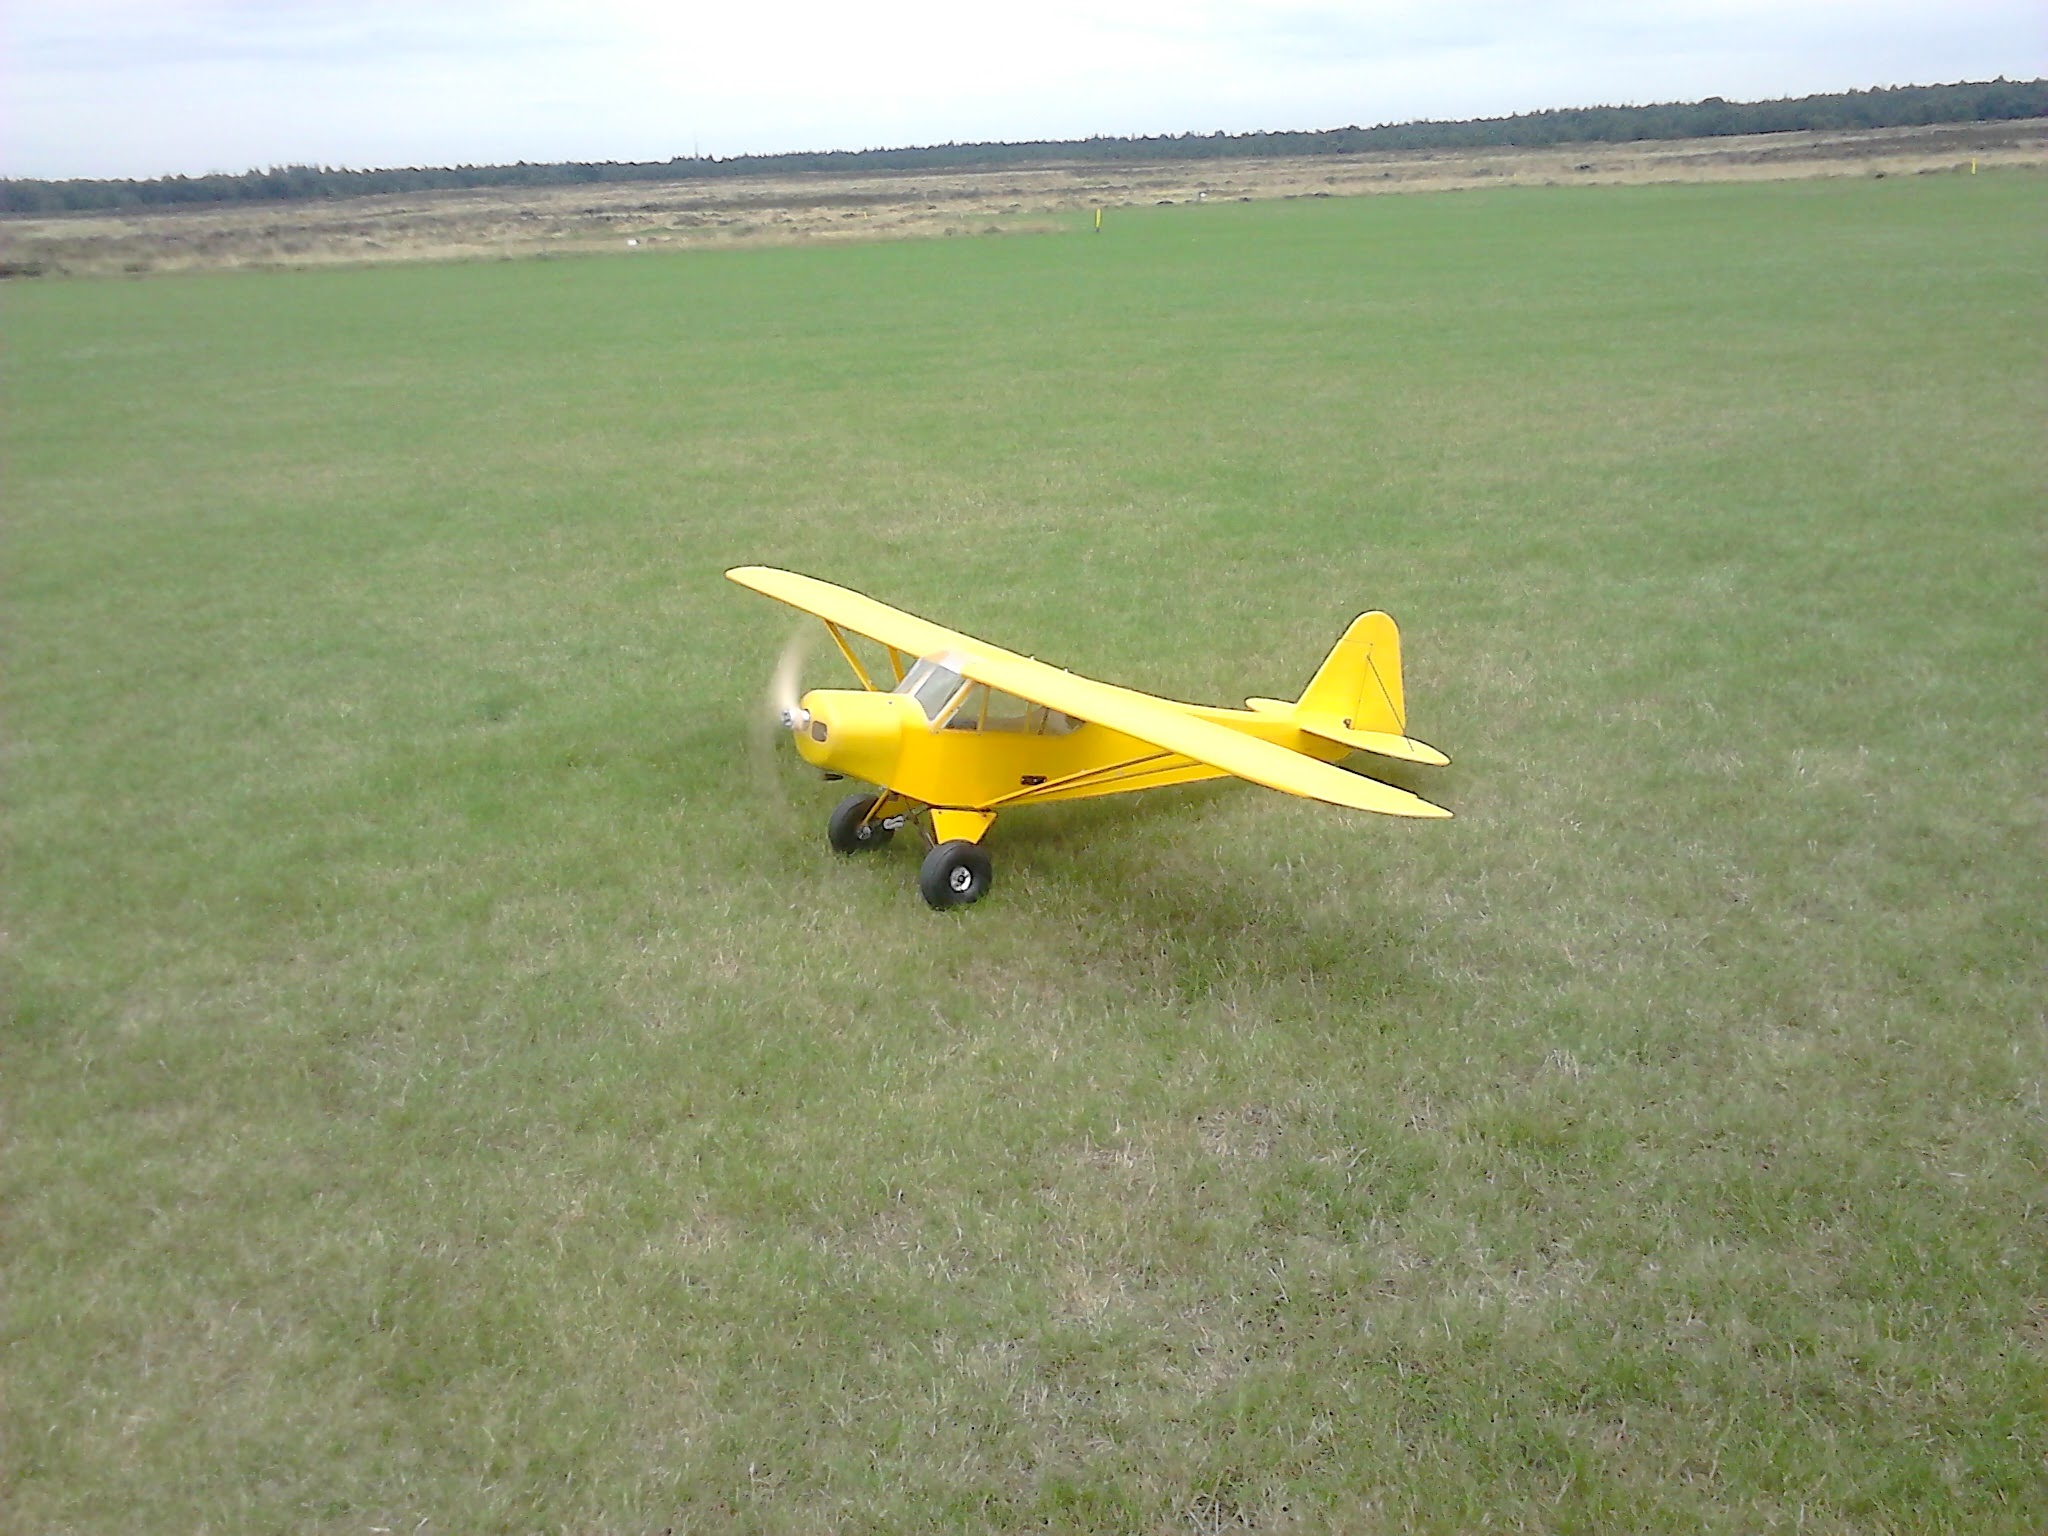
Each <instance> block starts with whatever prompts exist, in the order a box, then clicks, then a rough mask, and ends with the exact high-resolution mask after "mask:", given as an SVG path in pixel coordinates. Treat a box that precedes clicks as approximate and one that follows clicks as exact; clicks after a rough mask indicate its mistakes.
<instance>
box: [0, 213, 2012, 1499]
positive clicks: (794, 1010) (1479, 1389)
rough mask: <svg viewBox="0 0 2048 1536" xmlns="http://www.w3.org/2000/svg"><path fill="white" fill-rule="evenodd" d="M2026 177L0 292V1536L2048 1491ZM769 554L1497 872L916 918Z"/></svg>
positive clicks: (1260, 802)
mask: <svg viewBox="0 0 2048 1536" xmlns="http://www.w3.org/2000/svg"><path fill="white" fill-rule="evenodd" d="M2044 186H2048V184H2044V181H2043V180H2042V178H2040V177H2039V176H2036V175H2023V174H2019V173H2006V174H1996V175H1989V174H1987V175H1980V176H1976V177H1940V178H1919V179H1915V180H1912V181H1900V180H1886V181H1881V182H1870V181H1861V182H1845V183H1812V184H1788V185H1775V186H1761V187H1757V186H1720V187H1715V186H1706V187H1689V188H1641V189H1558V190H1552V191H1541V190H1504V191H1499V192H1486V193H1461V194H1447V195H1441V196H1417V197H1409V198H1374V199H1360V200H1355V201H1345V200H1331V201H1318V202H1295V203H1287V204H1243V205H1240V204H1230V205H1226V206H1214V205H1211V206H1206V207H1200V208H1195V207H1177V208H1162V209H1147V210H1143V211H1131V212H1129V213H1124V214H1121V215H1119V216H1117V217H1115V218H1114V219H1112V221H1111V225H1110V228H1109V229H1108V230H1107V231H1106V232H1105V233H1104V234H1103V235H1102V236H1101V237H1099V238H1097V237H1094V236H1090V235H1087V234H1084V233H1082V232H1081V231H1080V229H1079V226H1078V224H1077V225H1076V226H1075V228H1074V230H1073V231H1072V232H1071V233H1067V234H1060V235H1047V236H1039V237H1018V238H1005V239H981V240H954V241H932V242H928V243H902V244H890V245H872V246H842V247H836V248H830V249H794V248H792V249H769V250H759V251H735V252H704V253H684V254H677V255H648V254H645V253H642V254H640V255H638V256H636V257H634V258H631V259H625V258H592V259H586V260H574V261H557V262H532V263H495V264H479V265H447V266H433V267H411V268H384V269H378V270H361V271H328V272H314V273H296V274H285V273H280V274H243V275H232V276H211V277H192V278H167V279H160V280H152V281H148V282H119V281H114V282H73V283H54V282H53V283H40V284H35V285H30V286H18V287H12V288H10V289H9V292H8V295H7V298H8V304H7V318H6V332H7V354H8V363H7V368H8V376H9V401H8V408H7V411H6V421H5V448H6V472H7V504H8V524H9V526H8V530H7V534H6V542H5V564H6V574H5V598H6V638H7V645H8V661H7V665H6V669H5V672H6V680H5V711H6V713H5V725H6V746H5V751H6V758H5V763H6V778H5V786H6V872H7V873H6V932H7V941H8V950H9V968H10V976H9V988H8V993H9V1003H10V1008H11V1017H10V1022H9V1024H8V1028H7V1032H6V1036H5V1058H4V1063H0V1066H4V1079H5V1084H6V1098H7V1116H8V1122H7V1151H6V1159H5V1178H6V1189H5V1202H6V1213H7V1214H6V1223H5V1228H4V1254H5V1275H4V1285H5V1295H6V1317H5V1334H4V1338H5V1356H4V1359H5V1362H6V1363H5V1371H6V1381H5V1417H6V1436H7V1439H6V1451H5V1464H6V1471H5V1476H6V1479H7V1490H6V1508H7V1509H8V1511H9V1513H8V1515H7V1517H6V1524H7V1525H8V1527H9V1529H11V1530H15V1531H22V1532H56V1531H71V1530H77V1531H106V1532H111V1531H128V1530H166V1531H200V1530H204V1531H209V1532H229V1531H267V1530H281V1529H291V1530H308V1531H323V1532H324V1531H334V1532H342V1531H350V1532H362V1531H376V1530H390V1531H397V1532H415V1531H421V1530H424V1531H427V1532H434V1531H441V1532H458V1531H499V1530H502V1531H530V1530H531V1531H538V1530H574V1531H583V1532H613V1531H616V1532H654V1531H661V1530H664V1529H670V1528H673V1529H675V1530H678V1531H680V1530H719V1529H725V1528H735V1529H742V1530H758V1531H765V1532H784V1531H788V1532H797V1531H822V1530H877V1531H880V1530H904V1529H935V1530H967V1531H975V1530H1015V1529H1022V1528H1027V1527H1028V1528H1041V1527H1043V1528H1050V1529H1054V1530H1132V1531H1145V1532H1186V1531H1210V1530H1223V1529H1234V1528H1239V1527H1243V1526H1249V1527H1252V1528H1256V1529H1261V1530H1272V1529H1302V1530H1321V1529H1332V1530H1344V1531H1357V1532H1372V1531H1394V1530H1407V1529H1425V1530H1472V1529H1478V1528H1482V1527H1484V1528H1503V1529H1522V1530H1535V1531H1591V1530H1629V1531H1671V1532H1692V1531H1702V1530H1705V1531H1728V1532H1751V1531H1762V1530H1773V1529H1782V1530H1788V1531H1789V1530H1795V1529H1796V1530H1801V1531H1808V1532H1850V1531H1854V1532H1885V1531H1919V1530H1955V1531H1970V1532H1990V1531H2009V1532H2037V1531H2039V1530H2041V1529H2042V1528H2043V1526H2044V1524H2048V1467H2044V1460H2043V1456H2044V1449H2048V1302H2044V1297H2048V1244H2044V1241H2043V1239H2044V1219H2048V1185H2044V1182H2043V1172H2044V1165H2048V1147H2044V1125H2043V1111H2044V1103H2043V1080H2044V1065H2048V1062H2044V1056H2048V1051H2044V1041H2043V1016H2042V995H2043V986H2042V970H2041V966H2042V960H2043V958H2044V954H2043V952H2044V944H2043V937H2044V929H2048V918H2044V911H2043V890H2044V879H2043V877H2044V874H2048V869H2044V863H2048V861H2044V857H2043V847H2042V833H2043V819H2044V817H2043V812H2044V804H2048V802H2044V796H2043V789H2042V765H2043V762H2044V761H2048V740H2044V737H2048V724H2044V719H2048V709H2044V705H2048V686H2044V679H2043V662H2042V658H2043V655H2044V640H2048V635H2044V629H2048V619H2044V612H2048V605H2044V602H2043V591H2042V585H2043V583H2042V572H2043V569H2044V567H2043V555H2044V551H2043V547H2042V545H2043V517H2042V508H2041V502H2040V485H2041V467H2042V465H2041V458H2042V455H2041V443H2040V440H2039V437H2038V421H2037V417H2038V412H2039V404H2040V400H2041V398H2042V387H2043V383H2044V368H2043V362H2042V351H2041V339H2042V335H2043V330H2044V321H2048V283H2044V280H2043V274H2042V271H2041V267H2040V261H2039V253H2040V244H2039V240H2040V234H2041V231H2042V228H2043V223H2044V214H2048V196H2044ZM740 561H762V562H768V563H774V564H783V565H788V566H792V567H795V568H797V569H801V570H805V571H809V572H811V573H814V574H817V575H821V576H826V577H829V578H832V579H835V580H839V581H842V582H845V583H848V584H850V585H853V586H856V587H860V588H863V589H865V590H868V591H871V592H873V593H874V594H876V595H877V596H880V597H883V598H885V599H888V600H890V601H893V602H896V603H898V604H900V605H902V606H905V607H909V608H911V609H913V610H915V611H919V612H922V613H925V614H927V615H928V616H930V617H932V618H935V619H938V620H940V621H941V622H946V623H952V624H956V625H959V626H961V627H964V628H968V629H971V630H974V631H976V632H978V633H981V634H983V635H986V636H987V637H988V638H989V639H991V640H994V641H996V642H999V643H1002V644H1006V645H1009V646H1012V647H1015V648H1017V649H1020V650H1024V651H1028V652H1033V653H1036V654H1038V655H1040V656H1043V657H1046V658H1048V659H1051V660H1056V661H1058V662H1060V663H1061V664H1063V665H1067V666H1071V667H1074V668H1076V669H1078V670H1082V671H1086V672H1090V673H1093V674H1095V675H1098V676H1104V677H1107V678H1110V679H1112V680H1115V681H1119V682H1126V683H1130V684H1134V685H1138V686H1142V687H1147V688H1151V689H1155V690H1158V691H1161V692H1165V693H1169V694H1172V695H1175V696H1178V697H1183V698H1192V699H1196V700H1201V701H1209V702H1225V703H1234V702H1237V701H1238V700H1240V699H1241V698H1242V697H1243V696H1244V695H1246V694H1250V693H1280V694H1287V695H1290V696H1291V695H1292V694H1293V692H1294V691H1295V690H1296V689H1298V688H1299V686H1300V684H1301V683H1302V682H1303V681H1304V680H1305V679H1306V676H1307V674H1308V671H1309V670H1310V669H1311V668H1312V667H1313V665H1314V663H1315V662H1316V660H1317V659H1319V658H1320V656H1321V655H1322V652H1323V650H1324V649H1325V648H1326V647H1327V645H1328V644H1329V642H1330V641H1331V640H1332V639H1333V638H1334V637H1335V635H1336V633H1337V632H1338V630H1339V628H1340V627H1341V626H1342V625H1343V623H1344V622H1345V621H1346V620H1347V619H1349V618H1350V617H1351V615H1352V614H1354V613H1355V612H1357V611H1359V610H1360V609H1361V608H1364V607H1368V606H1383V607H1386V608H1388V609H1389V610H1391V611H1392V612H1393V613H1395V614H1396V616H1397V617H1398V618H1399V619H1400V620H1401V621H1402V624H1403V626H1404V634H1405V639H1406V646H1407V662H1408V686H1409V701H1410V712H1411V713H1410V719H1411V723H1412V725H1413V727H1414V729H1415V730H1416V731H1417V732H1418V733H1419V734H1420V735H1422V736H1423V737H1425V738H1427V739H1429V740H1431V741H1434V742H1437V743H1439V744H1441V745H1442V746H1444V747H1445V748H1446V749H1447V750H1448V751H1450V752H1451V753H1452V755H1453V756H1454V757H1455V758H1456V759H1457V765H1456V766H1455V767H1453V768H1450V769H1447V770H1440V771H1437V772H1435V773H1429V772H1427V771H1424V770H1417V772H1416V774H1415V776H1414V777H1413V778H1412V779H1409V780H1407V781H1406V782H1409V783H1411V784H1412V785H1413V786H1414V787H1416V788H1418V789H1421V790H1422V791H1423V792H1425V793H1427V794H1429V795H1430V796H1431V797H1432V798H1439V799H1442V800H1443V801H1444V802H1445V803H1448V804H1450V805H1452V806H1453V807H1454V808H1455V809H1456V810H1457V811H1458V813H1459V819H1458V820H1456V821H1452V822H1447V823H1401V822H1392V821H1383V820H1376V819H1372V818H1367V817H1362V816H1351V815H1349V814H1346V813H1340V812H1336V811H1331V810H1327V809H1325V808H1321V807H1315V806H1310V805H1306V804H1303V803H1301V802H1297V801H1291V800H1287V799H1285V798H1283V797H1280V796H1277V795H1273V794H1269V793H1266V792H1264V791H1260V790H1256V789H1253V788H1250V787H1244V786H1238V787H1223V788H1204V789H1202V790H1198V791H1187V792H1174V793H1167V794H1161V795H1155V796H1147V797H1142V798H1140V799H1136V800H1132V801H1128V802H1116V801H1109V802H1100V803H1096V804H1092V805H1081V806H1076V807H1069V808H1054V809H1049V810H1045V811H1041V812H1038V813H1034V814H1028V815H1027V814H1019V815H1017V816H1015V817H1013V818H1010V819H1008V820H1006V821H1005V822H1004V823H1003V824H1001V825H1000V826H999V827H998V828H997V829H996V831H995V833H994V834H993V837H992V840H991V844H990V846H991V849H992V851H993V853H994V855H995V859H996V878H997V885H996V890H995V893H994V895H993V896H992V897H991V898H990V899H989V900H987V901H985V902H983V903H982V904H980V905H979V906H977V907H974V908H972V909H970V910H968V911H965V912H962V913H957V914H951V915H947V916H939V915H935V914H933V913H931V912H929V911H928V910H927V909H926V908H925V907H924V905H923V903H922V902H920V901H919V900H918V898H917V895H916V893H915V890H914V886H913V873H914V870H915V859H914V857H913V856H912V854H910V853H909V852H903V853H900V854H891V855H889V856H885V857H882V858H879V859H874V860H860V861H852V862H849V861H843V860H840V859H837V858H835V857H833V856H832V855H831V854H830V853H829V852H828V851H826V849H825V847H824V842H823V836H822V822H823V817H824V814H825V812H826V810H827V808H828V807H829V806H830V804H831V803H832V800H833V799H834V798H835V795H836V790H835V789H834V788H832V787H828V786H823V785H819V784H816V783H815V782H814V781H812V780H807V779H805V778H804V777H803V776H802V774H801V773H800V771H799V770H798V769H797V768H795V767H794V766H792V765H790V764H789V763H787V762H786V761H785V762H784V764H783V765H782V766H781V767H780V768H778V769H777V770H775V772H774V776H773V777H772V778H771V779H770V780H769V781H768V782H766V783H764V782H763V781H762V778H761V775H760V774H759V773H757V772H756V771H755V767H754V766H752V765H751V764H750V759H749V755H748V752H747V750H746V747H745V742H746V738H747V722H748V720H749V712H750V710H751V709H752V708H753V707H754V704H755V701H756V699H757V698H758V697H759V694H760V691H761V688H762V686H763V683H764V681H765V675H766V673H767V670H768V668H769V665H770V663H771V660H772V658H773V656H774V654H775V651H776V649H777V647H778V646H779V645H780V643H781V642H782V639H783V637H784V635H785V634H786V633H787V628H788V623H787V619H786V616H785V615H783V614H782V613H781V612H780V611H778V610H776V609H774V608H773V607H772V606H771V605H770V604H767V603H765V602H763V601H761V600H760V599H758V598H756V597H753V596H752V595H751V594H748V593H745V592H742V591H740V590H738V589H737V588H735V587H733V586H731V585H730V584H729V583H726V582H725V581H723V580H722V579H720V574H719V573H720V571H721V570H722V568H723V567H724V566H726V565H728V564H732V563H736V562H740ZM829 676H830V673H829V672H827V671H826V670H825V669H823V668H822V666H821V667H820V669H819V673H818V678H817V680H820V681H822V680H825V679H826V678H827V677H829Z"/></svg>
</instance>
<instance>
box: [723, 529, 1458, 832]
mask: <svg viewBox="0 0 2048 1536" xmlns="http://www.w3.org/2000/svg"><path fill="white" fill-rule="evenodd" d="M725 574H726V575H727V576H729V577H730V578H732V580H734V581H736V582H738V583H739V584H740V585H741V586H743V587H751V588H752V589H753V590H754V591H756V592H759V593H761V594H762V595H764V596H766V597H772V598H774V599H776V600H777V601H778V602H784V603H787V604H789V605H790V606H791V607H792V608H800V609H802V610H803V611H804V612H806V613H810V614H815V615H816V616H817V617H818V618H821V619H823V620H825V621H826V622H827V623H829V624H837V625H840V626H842V627H843V628H846V629H850V630H852V631H853V632H854V633H855V634H858V635H865V636H867V637H868V638H869V639H870V640H874V641H878V642H879V643H881V644H882V645H888V646H894V647H895V648H896V649H897V650H899V651H907V652H909V653H910V654H912V655H914V656H936V655H939V654H940V653H942V652H951V653H953V654H952V655H950V656H948V658H947V660H948V665H950V666H953V667H954V668H955V669H956V670H957V671H959V672H960V674H961V675H962V676H963V677H966V678H969V679H971V680H972V681H974V682H977V683H985V684H987V685H988V686H989V687H990V688H993V689H995V690H997V691H998V692H1000V693H1009V694H1015V695H1016V696H1017V697H1018V698H1021V699H1029V700H1030V701H1031V702H1032V703H1034V704H1042V705H1044V706H1045V707H1046V708H1047V709H1056V710H1059V711H1060V712H1061V713H1062V714H1068V715H1072V716H1074V717H1075V718H1077V719H1081V720H1091V721H1093V722H1095V723H1096V724H1097V725H1103V726H1107V727H1108V728H1109V729H1111V730H1113V731H1121V732H1123V733H1124V734H1125V735H1126V736H1135V737H1136V738H1137V739H1138V740H1140V741H1148V742H1150V743H1152V745H1154V746H1156V747H1162V748H1164V749H1165V750H1166V751H1168V752H1175V753H1178V754H1179V755H1181V756H1182V757H1190V758H1193V759H1195V761H1197V762H1202V763H1207V764H1209V765H1210V766H1211V767H1212V768H1220V769H1222V770H1223V771H1224V772H1225V773H1230V774H1235V775H1236V776H1237V777H1238V778H1241V779H1249V780H1251V782H1253V783H1254V784H1263V785H1265V786H1266V787H1267V788H1268V789H1277V790H1280V791H1281V792H1283V793H1285V794H1290V795H1301V796H1305V797H1306V798H1308V799H1311V800H1325V801H1328V802H1329V803H1330V804H1332V805H1342V806H1349V807H1350V808H1352V809H1353V810H1360V811H1377V812H1379V813H1380V814H1381V815H1383V816H1424V817H1442V816H1449V815H1450V814H1451V813H1450V812H1449V811H1447V810H1445V809H1444V808H1443V807H1442V806H1440V805H1432V804H1430V803H1429V802H1428V801H1427V800H1424V799H1423V798H1422V797H1421V796H1419V795H1411V794H1409V793H1408V791H1407V790H1405V789H1396V788H1395V787H1394V786H1393V785H1391V784H1382V783H1380V782H1379V781H1378V780H1377V779H1368V778H1366V777H1365V776H1364V775H1362V774H1356V773H1350V772H1347V771H1346V770H1344V769H1342V768H1337V767H1333V766H1332V765H1331V764H1329V763H1325V762H1320V761H1318V760H1317V759H1315V758H1312V757H1305V756H1303V755H1302V754H1301V753H1299V752H1292V751H1289V750H1288V749H1287V748H1286V747H1281V746H1275V745H1274V744H1273V743H1272V742H1269V741H1260V740H1259V739H1258V738H1257V737H1254V736H1247V735H1244V734H1242V733H1240V732H1237V731H1233V730H1232V729H1231V728H1230V727H1229V726H1227V725H1219V724H1216V723H1215V722H1213V721H1209V720H1204V719H1201V718H1200V717H1198V716H1196V715H1193V714H1190V713H1189V712H1188V711H1187V709H1186V708H1185V707H1183V706H1182V705H1179V704H1175V703H1173V702H1172V701H1170V700H1167V699H1159V698H1154V697H1153V696H1152V695H1151V694H1148V693H1137V692H1134V691H1132V690H1131V689H1129V688H1118V687H1116V686H1115V685H1113V684H1110V683H1098V682H1096V681H1095V680H1094V679H1092V678H1086V677H1080V676H1077V675H1076V674H1074V673H1072V672H1063V671H1061V670H1060V669H1059V668H1058V667H1053V666H1048V665H1047V664H1046V663H1044V662H1042V661H1035V660H1033V659H1032V658H1030V657H1028V656H1019V655H1017V654H1016V653H1015V652H1013V651H1006V650H1003V649H1001V648H1000V647H998V646H993V645H989V644H988V643H987V642H985V641H981V640H976V639H975V638H974V637H973V636H971V635H963V634H960V633H958V632H957V631H954V630H950V629H945V628H942V627H941V626H940V625H937V624H932V623H929V622H927V621H926V620H924V619H920V618H916V617H913V616H912V615H910V614H907V613H903V612H901V611H899V610H897V609H895V608H891V607H890V606H889V605H888V604H886V603H878V602H876V601H875V600H874V599H873V598H871V597H863V596H862V595H861V594H860V593H858V592H850V591H848V590H847V589H846V588H845V587H836V586H834V585H833V584H832V583H831V582H829V581H819V580H817V579H816V578H814V577H810V576H799V575H797V574H796V573H794V572H793V571H778V570H772V569H770V568H769V567H767V566H759V565H744V566H739V567H736V568H735V569H733V570H730V571H727V572H726V573H725Z"/></svg>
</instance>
